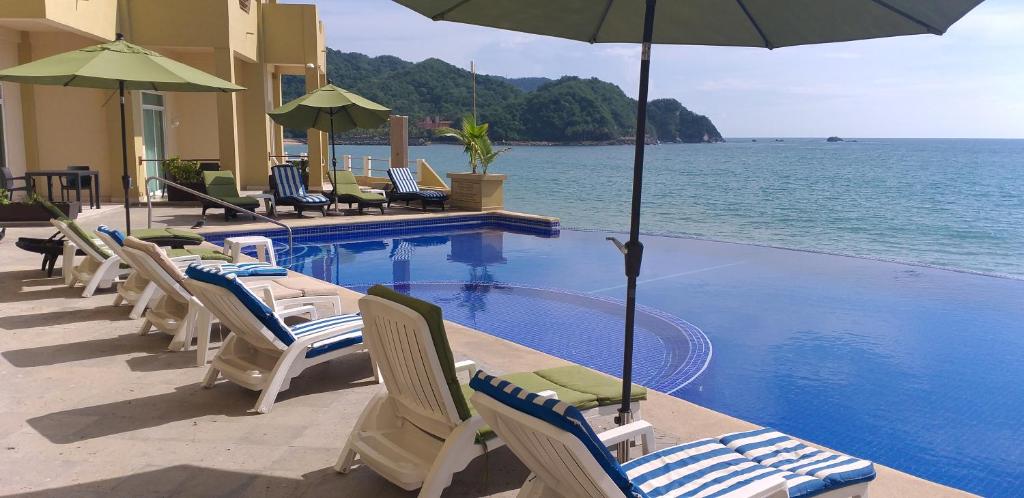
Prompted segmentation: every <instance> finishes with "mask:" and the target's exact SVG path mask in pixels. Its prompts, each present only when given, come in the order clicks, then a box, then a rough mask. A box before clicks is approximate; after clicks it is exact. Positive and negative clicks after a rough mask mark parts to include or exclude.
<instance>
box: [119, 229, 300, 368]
mask: <svg viewBox="0 0 1024 498" xmlns="http://www.w3.org/2000/svg"><path fill="white" fill-rule="evenodd" d="M122 251H123V253H124V255H125V258H126V259H127V261H128V262H129V264H131V265H132V267H134V268H135V269H136V271H137V272H138V273H140V274H141V275H142V276H143V277H144V278H146V279H148V280H149V281H150V282H151V283H152V284H154V285H155V287H156V289H155V290H154V296H153V297H154V298H156V302H155V304H153V306H151V307H150V308H149V309H148V310H146V311H145V314H144V315H143V317H144V318H145V321H144V322H143V324H142V326H141V327H140V328H139V335H146V334H148V333H149V332H150V330H151V329H152V328H154V327H155V328H156V329H157V330H159V331H161V332H163V333H165V334H168V335H170V336H172V339H171V343H170V345H169V346H168V349H169V350H171V351H183V350H188V349H190V348H191V347H192V341H193V340H194V339H196V338H198V342H199V344H198V348H197V349H198V351H197V352H196V364H197V365H199V366H203V365H205V364H206V354H207V351H208V350H209V343H210V327H211V325H212V322H213V317H212V316H211V315H210V313H209V311H208V310H207V309H206V308H205V307H204V306H203V305H202V304H201V303H200V302H199V301H197V300H196V299H195V298H194V297H193V296H192V294H191V293H190V292H189V291H188V290H187V289H185V287H183V286H182V282H183V281H184V280H185V274H184V273H183V272H182V268H183V267H186V266H188V265H195V264H203V265H209V266H211V267H217V268H221V269H220V270H218V271H223V272H226V273H227V272H230V273H233V274H235V275H236V276H238V277H249V276H253V277H256V276H257V275H258V274H259V273H262V276H263V277H269V276H271V274H270V273H269V272H267V271H265V270H267V269H268V268H269V267H270V265H268V264H266V263H241V264H234V263H225V262H224V261H223V260H220V259H213V260H201V259H199V256H196V255H192V256H185V257H179V258H177V260H172V259H171V258H170V257H168V255H167V254H166V253H165V252H163V251H162V250H161V249H160V248H159V247H157V245H156V244H152V243H150V242H145V241H142V240H139V239H137V238H135V237H128V238H127V239H125V242H124V247H122ZM257 270H264V271H262V272H257ZM276 270H278V271H277V275H278V276H284V275H286V274H287V270H285V269H284V268H276ZM246 284H247V285H250V286H251V287H253V288H255V289H258V290H265V291H267V292H269V293H270V294H271V296H273V295H274V293H275V292H276V293H277V294H278V295H288V296H289V297H292V296H293V294H294V293H295V291H294V290H292V289H284V288H281V287H280V286H275V285H274V284H273V283H272V282H267V281H261V280H253V281H247V282H246ZM284 304H287V305H297V304H296V303H295V302H294V301H291V300H289V301H287V302H284V303H282V305H284Z"/></svg>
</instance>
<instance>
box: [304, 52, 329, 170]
mask: <svg viewBox="0 0 1024 498" xmlns="http://www.w3.org/2000/svg"><path fill="white" fill-rule="evenodd" d="M326 79H327V78H326V76H325V75H324V73H323V72H321V70H320V68H319V67H316V66H314V67H306V92H307V93H309V92H312V91H313V90H316V89H317V88H320V87H321V86H324V85H325V84H326ZM306 137H307V138H306V142H307V149H308V153H309V187H310V188H311V189H313V190H320V188H321V185H322V184H323V182H324V178H325V177H326V170H327V161H329V160H330V159H329V158H330V156H329V155H328V152H327V147H328V143H327V142H329V139H328V137H327V136H326V134H324V133H323V132H321V131H318V130H315V129H312V128H311V129H309V130H308V131H307V132H306Z"/></svg>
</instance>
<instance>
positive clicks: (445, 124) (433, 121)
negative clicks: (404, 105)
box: [416, 116, 452, 130]
mask: <svg viewBox="0 0 1024 498" xmlns="http://www.w3.org/2000/svg"><path fill="white" fill-rule="evenodd" d="M416 126H419V127H420V128H423V129H424V130H436V129H438V128H451V127H452V122H451V121H449V120H445V119H441V117H440V116H434V117H430V116H427V117H425V118H423V119H421V120H420V122H418V123H416Z"/></svg>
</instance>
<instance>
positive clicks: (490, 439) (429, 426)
mask: <svg viewBox="0 0 1024 498" xmlns="http://www.w3.org/2000/svg"><path fill="white" fill-rule="evenodd" d="M368 292H369V294H370V295H368V296H365V297H363V298H361V299H360V300H359V310H360V312H361V313H362V315H363V320H364V322H365V323H366V328H365V330H364V331H363V338H364V341H365V343H366V346H367V347H368V348H369V350H370V355H371V357H372V358H373V361H374V362H375V363H376V364H377V366H378V368H379V371H380V375H381V377H382V379H383V381H384V385H385V386H386V387H387V389H386V390H384V391H382V392H380V393H379V394H377V396H375V397H374V398H373V400H371V401H370V403H369V404H368V405H367V406H366V408H364V409H363V413H362V414H361V415H360V416H359V419H358V420H357V421H356V424H355V428H354V429H353V430H352V432H351V434H350V435H349V438H348V441H347V442H346V443H345V447H344V449H343V450H342V452H341V455H340V456H339V458H338V462H337V464H336V465H335V470H337V471H338V472H342V473H345V472H348V471H349V469H351V467H352V466H353V464H354V463H355V461H356V457H357V456H358V457H359V460H360V462H361V463H363V464H365V465H367V466H368V467H370V468H371V469H373V470H374V471H376V472H377V473H378V474H380V475H381V476H383V477H385V478H386V479H388V480H389V481H391V482H392V483H394V484H395V485H397V486H399V487H401V488H403V489H406V490H414V489H419V490H420V492H419V496H421V497H437V496H440V495H441V492H442V491H443V490H444V489H445V488H446V487H448V485H449V484H451V480H452V477H453V476H454V474H455V473H456V472H459V471H461V470H462V469H464V468H465V467H466V466H467V465H468V464H469V463H470V462H471V461H472V460H473V459H475V458H476V457H478V456H480V455H483V454H484V453H486V452H487V451H490V450H492V449H495V448H499V447H501V446H502V444H503V443H502V441H501V440H500V439H498V438H496V437H494V433H493V431H491V430H490V429H488V428H487V427H486V426H485V424H484V421H483V419H481V418H480V417H479V416H477V415H476V414H475V413H474V412H473V408H472V406H471V405H469V404H468V403H467V402H466V398H467V397H468V394H469V389H468V386H463V385H461V384H460V382H459V379H458V374H459V373H460V372H463V371H465V372H467V373H469V374H472V372H473V371H475V370H476V364H475V363H473V362H472V361H462V362H459V363H456V362H454V360H453V358H452V352H451V347H450V346H449V344H448V340H447V336H446V335H445V332H444V322H443V319H442V316H441V309H440V308H438V307H437V306H434V305H432V304H430V303H427V302H424V301H419V300H417V299H414V298H411V297H408V296H404V295H401V294H398V293H396V292H394V291H392V290H390V289H388V288H386V287H383V286H374V287H372V288H371V289H370V290H369V291H368ZM572 368H575V369H578V370H579V371H581V372H590V374H589V375H588V376H587V377H586V378H585V380H586V381H587V382H586V383H596V384H601V383H602V382H607V383H610V384H612V385H613V386H620V385H621V384H619V381H616V380H615V379H612V378H610V377H606V376H603V375H602V374H597V373H593V372H591V371H589V370H587V369H583V368H582V367H572ZM553 370H557V371H558V372H556V373H562V374H565V371H564V369H553ZM538 372H543V371H538ZM569 373H572V372H569ZM536 374H537V372H523V373H520V374H512V375H511V377H518V378H523V379H526V380H529V381H531V382H534V383H535V384H536V385H539V386H540V387H550V388H551V390H552V392H551V394H555V392H559V391H560V392H562V393H565V395H566V397H568V398H574V399H576V400H577V401H578V403H579V404H580V405H581V406H583V407H585V408H588V409H591V410H593V412H597V411H598V410H599V409H600V408H602V407H603V406H610V405H611V404H616V401H615V400H609V401H608V402H606V403H598V402H597V401H596V398H592V397H585V396H583V395H581V393H580V392H577V391H574V390H572V389H568V388H566V387H565V386H564V385H557V384H555V383H551V382H548V383H544V381H543V379H539V377H538V376H537V375H536ZM577 378H578V379H579V378H581V376H580V375H577ZM538 379H539V380H538ZM636 389H637V392H638V394H639V393H643V394H644V395H645V394H646V391H644V390H643V389H642V388H640V387H639V386H637V387H636Z"/></svg>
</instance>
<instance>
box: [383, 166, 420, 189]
mask: <svg viewBox="0 0 1024 498" xmlns="http://www.w3.org/2000/svg"><path fill="white" fill-rule="evenodd" d="M388 176H389V177H390V178H391V183H392V184H394V186H395V192H398V193H400V194H413V193H418V192H420V186H419V185H417V184H416V179H415V178H413V177H412V171H409V168H388Z"/></svg>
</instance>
